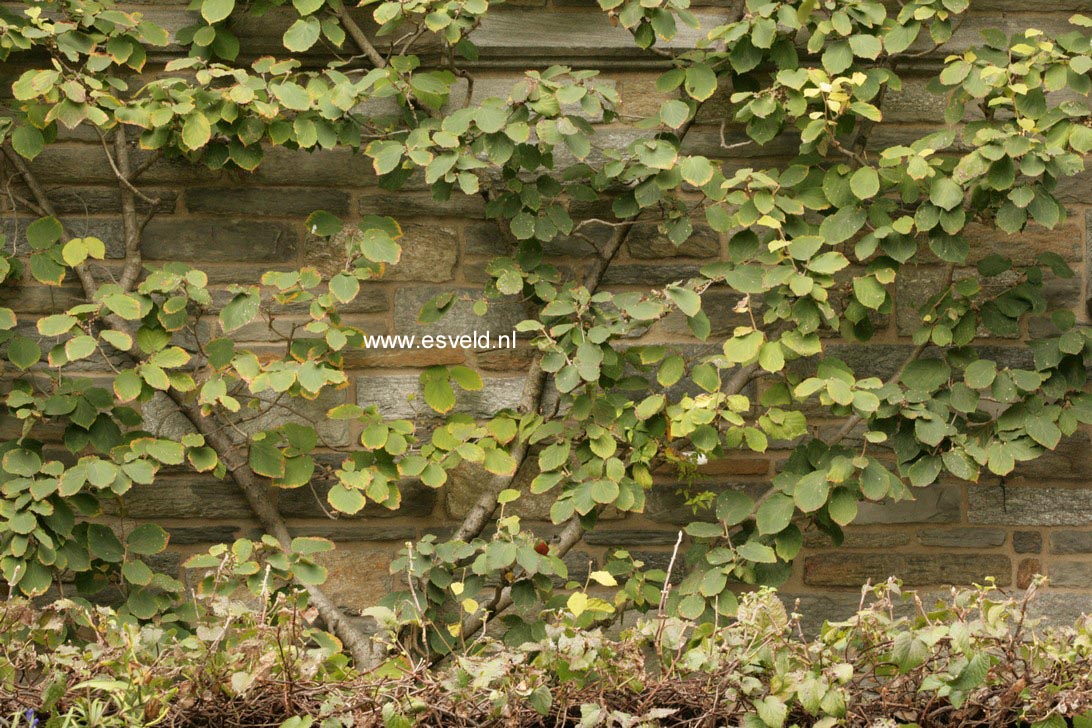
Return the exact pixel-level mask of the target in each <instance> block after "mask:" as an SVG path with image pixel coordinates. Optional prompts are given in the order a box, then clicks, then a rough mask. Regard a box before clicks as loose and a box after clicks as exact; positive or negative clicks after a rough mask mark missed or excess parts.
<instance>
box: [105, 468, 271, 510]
mask: <svg viewBox="0 0 1092 728" xmlns="http://www.w3.org/2000/svg"><path fill="white" fill-rule="evenodd" d="M121 501H122V504H123V505H122V506H121V507H119V506H118V505H117V502H116V501H114V500H112V499H104V500H103V503H102V506H103V512H104V513H106V514H107V515H121V514H122V513H124V515H125V516H126V517H128V518H250V517H251V515H252V513H251V510H250V506H249V505H248V504H247V502H246V498H244V497H243V494H242V492H241V491H240V490H239V487H238V486H237V485H235V484H234V483H232V482H230V481H227V482H221V481H218V480H214V479H212V478H210V477H208V476H189V477H176V476H162V475H161V476H160V477H159V478H157V479H156V482H155V483H154V484H153V485H137V486H134V487H133V488H132V490H130V491H129V492H128V493H126V494H125V495H124V496H122V497H121Z"/></svg>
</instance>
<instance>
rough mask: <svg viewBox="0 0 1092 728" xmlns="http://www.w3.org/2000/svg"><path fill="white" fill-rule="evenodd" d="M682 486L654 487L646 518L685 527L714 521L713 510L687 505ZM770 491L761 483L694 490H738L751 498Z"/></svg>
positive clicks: (725, 485)
mask: <svg viewBox="0 0 1092 728" xmlns="http://www.w3.org/2000/svg"><path fill="white" fill-rule="evenodd" d="M681 488H682V486H681V485H660V484H657V485H654V486H653V487H652V490H650V491H649V492H648V495H647V496H646V500H645V517H646V518H648V519H649V520H650V521H655V522H656V523H671V524H675V525H678V526H685V525H686V524H687V523H690V522H692V521H712V520H714V516H715V514H714V513H713V510H712V509H711V508H709V509H703V508H697V509H695V508H692V507H690V506H688V505H687V504H686V494H685V493H683V492H682V491H681ZM768 489H769V486H767V485H764V484H761V483H732V484H723V485H720V484H718V485H702V486H695V487H694V488H693V490H695V491H697V490H710V491H713V492H714V493H720V492H722V491H725V490H738V491H742V492H744V493H746V494H747V495H749V496H750V497H751V498H758V497H759V496H761V495H762V494H763V493H764V492H766V491H767V490H768Z"/></svg>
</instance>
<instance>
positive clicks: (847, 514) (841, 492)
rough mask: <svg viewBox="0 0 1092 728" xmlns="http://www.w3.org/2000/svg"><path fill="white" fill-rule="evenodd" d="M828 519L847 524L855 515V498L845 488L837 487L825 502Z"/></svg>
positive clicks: (843, 524)
mask: <svg viewBox="0 0 1092 728" xmlns="http://www.w3.org/2000/svg"><path fill="white" fill-rule="evenodd" d="M827 512H828V513H829V514H830V520H832V521H834V522H835V523H837V524H838V525H839V526H848V525H849V524H850V523H852V522H853V520H854V519H855V518H856V517H857V498H856V497H855V496H854V495H853V493H851V492H850V491H849V490H848V489H846V488H837V489H836V490H835V491H834V494H833V495H831V497H830V503H829V504H827Z"/></svg>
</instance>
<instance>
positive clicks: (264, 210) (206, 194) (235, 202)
mask: <svg viewBox="0 0 1092 728" xmlns="http://www.w3.org/2000/svg"><path fill="white" fill-rule="evenodd" d="M184 200H185V203H186V209H187V210H189V211H190V212H196V213H209V214H214V215H236V216H237V215H247V216H250V215H256V216H268V217H292V218H298V219H301V220H302V219H304V218H306V217H307V216H308V215H310V214H311V213H312V212H314V211H316V210H325V211H326V212H329V213H330V214H332V215H348V214H349V195H347V194H346V193H344V192H339V191H336V190H325V189H322V190H320V189H308V188H305V187H274V188H269V187H265V188H258V187H242V186H239V185H234V186H231V187H191V188H189V189H187V190H186V192H185V194H184Z"/></svg>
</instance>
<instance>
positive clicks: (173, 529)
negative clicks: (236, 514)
mask: <svg viewBox="0 0 1092 728" xmlns="http://www.w3.org/2000/svg"><path fill="white" fill-rule="evenodd" d="M167 533H169V534H170V535H171V540H170V544H171V545H172V546H192V545H194V544H206V543H230V542H231V541H233V540H234V539H235V535H236V533H238V528H237V527H236V526H197V527H189V526H168V527H167Z"/></svg>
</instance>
